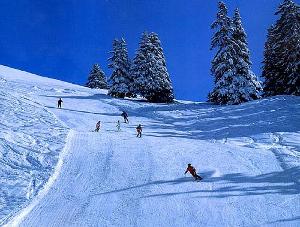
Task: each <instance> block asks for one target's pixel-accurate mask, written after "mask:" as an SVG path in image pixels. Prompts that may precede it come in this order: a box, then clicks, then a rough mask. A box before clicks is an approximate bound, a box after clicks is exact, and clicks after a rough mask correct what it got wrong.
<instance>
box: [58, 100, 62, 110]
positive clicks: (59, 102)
mask: <svg viewBox="0 0 300 227" xmlns="http://www.w3.org/2000/svg"><path fill="white" fill-rule="evenodd" d="M62 103H63V100H61V98H59V100H58V101H57V107H58V108H59V109H61V104H62Z"/></svg>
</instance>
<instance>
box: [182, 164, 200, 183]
mask: <svg viewBox="0 0 300 227" xmlns="http://www.w3.org/2000/svg"><path fill="white" fill-rule="evenodd" d="M187 172H190V174H192V176H193V177H194V178H195V180H202V177H200V176H199V175H198V174H197V172H196V169H195V168H194V167H193V166H192V164H188V167H187V169H186V171H185V173H184V174H186V173H187Z"/></svg>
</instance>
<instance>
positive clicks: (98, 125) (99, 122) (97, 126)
mask: <svg viewBox="0 0 300 227" xmlns="http://www.w3.org/2000/svg"><path fill="white" fill-rule="evenodd" d="M100 124H101V121H98V122H97V124H96V129H95V132H99V129H100Z"/></svg>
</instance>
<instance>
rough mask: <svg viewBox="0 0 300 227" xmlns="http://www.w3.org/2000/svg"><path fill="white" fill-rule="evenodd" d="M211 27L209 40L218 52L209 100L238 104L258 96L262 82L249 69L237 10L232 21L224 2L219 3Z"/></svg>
mask: <svg viewBox="0 0 300 227" xmlns="http://www.w3.org/2000/svg"><path fill="white" fill-rule="evenodd" d="M211 27H212V29H217V31H216V33H215V34H214V36H213V38H212V43H211V49H217V54H216V55H215V57H214V59H213V61H212V68H211V71H212V74H213V75H214V82H215V87H214V89H213V91H212V92H211V93H210V94H209V101H211V102H214V103H216V104H240V103H242V102H247V101H250V100H255V99H258V98H260V95H259V93H260V91H261V85H260V83H259V82H258V81H257V78H256V76H255V75H254V73H253V72H252V71H251V68H250V66H251V61H250V51H249V49H248V44H247V35H246V33H245V31H244V29H243V26H242V22H241V17H240V14H239V11H238V10H236V11H235V14H234V17H233V21H231V19H230V18H229V17H228V15H227V8H226V5H225V4H224V3H223V2H219V12H218V13H217V19H216V21H214V23H213V24H212V26H211Z"/></svg>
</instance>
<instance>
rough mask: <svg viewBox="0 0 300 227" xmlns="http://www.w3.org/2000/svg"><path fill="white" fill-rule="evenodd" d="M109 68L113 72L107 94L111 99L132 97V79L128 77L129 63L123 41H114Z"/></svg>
mask: <svg viewBox="0 0 300 227" xmlns="http://www.w3.org/2000/svg"><path fill="white" fill-rule="evenodd" d="M110 53H111V54H112V56H111V57H110V58H109V59H108V60H109V61H110V64H109V67H110V68H111V69H112V70H113V72H112V75H111V77H110V79H109V84H110V88H109V91H108V94H109V95H111V96H113V97H118V98H124V97H125V96H126V97H131V96H133V90H132V83H133V81H132V78H131V75H130V61H129V58H128V51H127V45H126V42H125V40H124V39H123V38H122V39H120V40H118V39H115V40H114V41H113V50H112V51H111V52H110Z"/></svg>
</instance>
